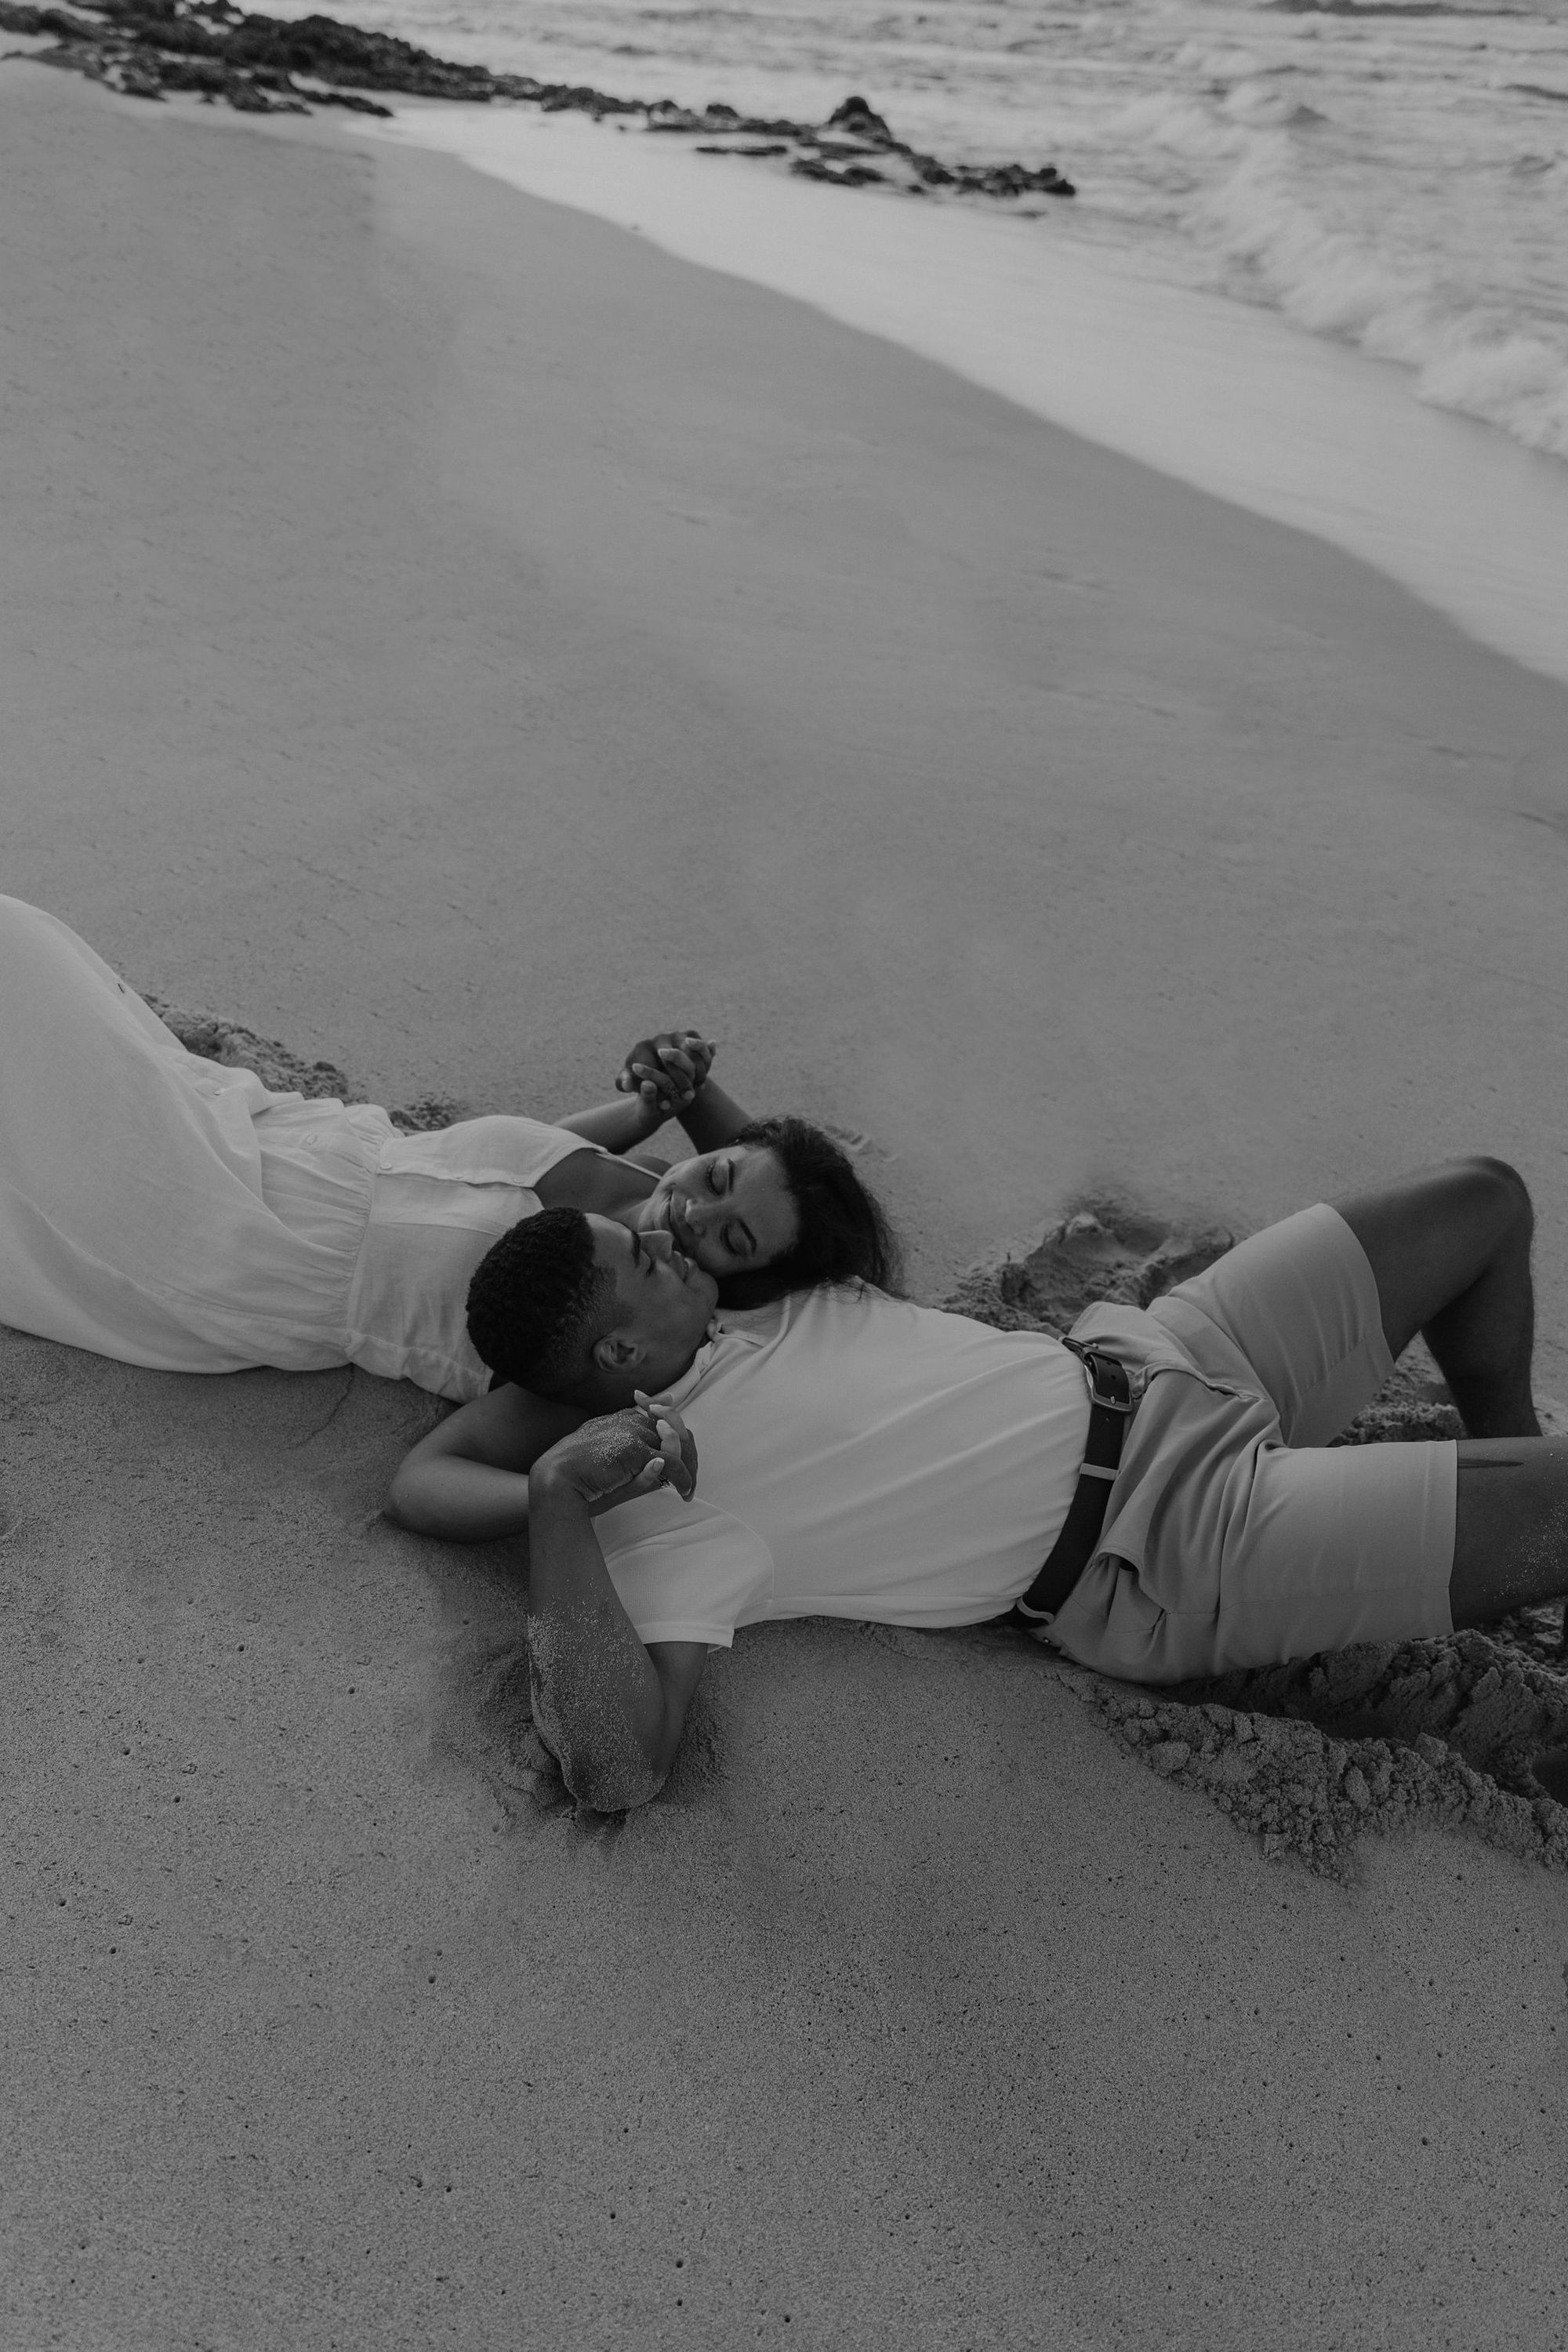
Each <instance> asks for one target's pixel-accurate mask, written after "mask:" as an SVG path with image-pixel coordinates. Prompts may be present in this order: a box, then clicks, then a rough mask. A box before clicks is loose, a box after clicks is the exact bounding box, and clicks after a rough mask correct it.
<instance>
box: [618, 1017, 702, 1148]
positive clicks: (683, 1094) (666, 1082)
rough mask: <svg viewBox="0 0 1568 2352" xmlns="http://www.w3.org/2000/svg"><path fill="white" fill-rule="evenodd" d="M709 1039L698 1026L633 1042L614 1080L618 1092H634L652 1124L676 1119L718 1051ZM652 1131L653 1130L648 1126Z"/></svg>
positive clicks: (673, 1030)
mask: <svg viewBox="0 0 1568 2352" xmlns="http://www.w3.org/2000/svg"><path fill="white" fill-rule="evenodd" d="M717 1050H718V1049H717V1047H716V1046H715V1045H714V1043H713V1041H712V1039H711V1038H710V1037H704V1036H703V1035H702V1034H701V1032H700V1030H698V1029H661V1030H660V1031H659V1032H658V1035H657V1036H654V1037H644V1038H642V1039H641V1040H640V1041H639V1042H638V1043H637V1045H634V1046H633V1047H632V1049H631V1052H630V1053H629V1054H628V1055H626V1060H625V1062H624V1063H623V1064H622V1066H621V1071H620V1075H619V1076H618V1077H617V1078H616V1093H617V1094H623V1095H637V1096H638V1097H640V1098H641V1100H642V1102H643V1104H644V1105H645V1107H646V1108H647V1113H648V1116H649V1118H650V1119H651V1118H654V1114H655V1113H657V1114H658V1117H657V1120H656V1121H655V1124H657V1125H658V1126H660V1127H662V1126H663V1124H664V1122H665V1120H666V1119H667V1118H679V1115H680V1113H681V1112H682V1111H683V1110H688V1109H689V1108H690V1106H691V1104H692V1102H693V1101H694V1100H695V1098H696V1097H697V1095H698V1093H699V1091H700V1088H701V1087H704V1086H705V1085H706V1084H707V1082H708V1073H709V1071H710V1069H711V1068H712V1066H713V1056H714V1054H715V1053H716V1052H717ZM649 1132H650V1133H651V1132H652V1129H651V1128H650V1129H649Z"/></svg>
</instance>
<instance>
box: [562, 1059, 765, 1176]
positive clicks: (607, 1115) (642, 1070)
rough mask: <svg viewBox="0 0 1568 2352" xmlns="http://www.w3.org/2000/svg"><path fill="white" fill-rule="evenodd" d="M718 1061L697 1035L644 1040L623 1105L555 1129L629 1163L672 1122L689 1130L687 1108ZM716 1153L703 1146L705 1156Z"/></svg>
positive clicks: (622, 1083) (573, 1117)
mask: <svg viewBox="0 0 1568 2352" xmlns="http://www.w3.org/2000/svg"><path fill="white" fill-rule="evenodd" d="M712 1060H713V1048H712V1046H711V1045H710V1044H709V1043H708V1041H707V1039H706V1038H705V1037H702V1036H700V1034H699V1033H698V1032H697V1031H696V1030H695V1029H661V1030H660V1031H659V1033H658V1035H657V1036H656V1037H645V1038H643V1039H642V1041H641V1042H640V1043H639V1044H638V1045H634V1046H633V1047H632V1050H631V1052H630V1053H629V1054H628V1055H626V1060H625V1062H624V1063H623V1064H622V1065H621V1072H620V1076H618V1077H617V1078H616V1093H617V1095H618V1097H619V1099H618V1100H617V1101H616V1102H608V1103H596V1104H595V1105H594V1106H593V1107H592V1108H590V1109H588V1110H574V1111H568V1112H567V1114H566V1116H565V1118H558V1119H556V1120H555V1122H554V1124H555V1125H556V1126H557V1127H563V1128H565V1129H566V1130H567V1132H568V1134H570V1135H580V1136H581V1137H582V1138H583V1140H584V1143H597V1144H600V1145H602V1146H603V1148H604V1149H605V1150H606V1151H614V1152H616V1153H618V1154H619V1155H620V1156H621V1157H622V1158H624V1157H625V1156H626V1153H627V1152H630V1151H635V1150H637V1146H638V1145H639V1144H642V1143H646V1142H647V1139H648V1138H649V1136H650V1135H656V1134H657V1133H658V1129H660V1128H661V1127H662V1126H663V1125H664V1123H665V1121H666V1119H668V1118H679V1119H681V1121H682V1123H683V1124H684V1119H685V1114H686V1111H687V1108H689V1105H690V1103H691V1102H692V1099H693V1097H694V1095H695V1094H696V1093H697V1092H698V1091H699V1090H700V1088H701V1087H702V1083H703V1081H704V1079H705V1078H706V1077H707V1076H708V1072H709V1069H710V1066H711V1063H712ZM721 1099H726V1100H727V1097H721ZM730 1108H731V1109H732V1108H733V1105H732V1104H731V1106H730ZM741 1123H742V1126H743V1125H744V1123H745V1122H744V1121H743V1120H742V1122H741ZM732 1131H733V1130H731V1132H732ZM729 1140H730V1135H729V1134H725V1135H721V1136H720V1137H718V1138H717V1141H718V1142H719V1143H728V1142H729ZM713 1148H714V1146H712V1145H709V1144H700V1145H699V1146H698V1149H699V1150H712V1149H713Z"/></svg>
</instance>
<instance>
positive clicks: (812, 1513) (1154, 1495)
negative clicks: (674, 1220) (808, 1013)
mask: <svg viewBox="0 0 1568 2352" xmlns="http://www.w3.org/2000/svg"><path fill="white" fill-rule="evenodd" d="M1531 1225H1532V1217H1531V1205H1530V1198H1529V1194H1528V1193H1527V1192H1526V1190H1525V1187H1524V1184H1523V1182H1522V1181H1521V1178H1520V1177H1519V1176H1518V1175H1517V1174H1516V1173H1515V1172H1514V1171H1513V1170H1512V1169H1511V1168H1509V1167H1507V1166H1505V1165H1504V1164H1503V1163H1502V1162H1501V1161H1499V1160H1486V1159H1474V1160H1457V1161H1453V1162H1450V1163H1447V1164H1445V1165H1443V1166H1441V1167H1438V1168H1436V1169H1432V1170H1428V1171H1424V1172H1422V1173H1419V1174H1417V1175H1414V1176H1410V1177H1406V1178H1405V1179H1404V1180H1402V1181H1399V1182H1397V1183H1394V1184H1391V1185H1388V1186H1386V1187H1384V1188H1383V1189H1381V1190H1379V1191H1375V1192H1358V1193H1354V1194H1352V1195H1350V1196H1349V1197H1347V1198H1345V1199H1342V1200H1341V1201H1338V1202H1334V1203H1333V1204H1332V1205H1329V1204H1324V1203H1321V1204H1320V1205H1319V1206H1317V1207H1315V1208H1310V1209H1307V1210H1304V1211H1302V1212H1301V1213H1300V1214H1298V1215H1296V1216H1293V1217H1289V1218H1287V1219H1286V1220H1285V1221H1284V1222H1283V1223H1280V1224H1277V1225H1272V1226H1270V1227H1268V1229H1267V1230H1266V1231H1265V1232H1263V1233H1260V1234H1255V1235H1254V1236H1253V1237H1252V1239H1251V1240H1249V1241H1245V1242H1243V1243H1242V1244H1240V1245H1239V1246H1238V1247H1237V1248H1235V1249H1233V1250H1231V1251H1230V1252H1228V1254H1227V1255H1226V1256H1224V1257H1222V1258H1220V1259H1219V1260H1218V1261H1217V1263H1216V1264H1215V1265H1212V1266H1210V1267H1209V1268H1208V1269H1207V1271H1206V1272H1205V1273H1203V1274H1200V1275H1199V1276H1196V1277H1195V1278H1194V1280H1192V1281H1189V1282H1184V1283H1183V1284H1181V1285H1180V1286H1179V1287H1178V1288H1176V1289H1175V1290H1173V1291H1172V1292H1171V1293H1170V1294H1169V1295H1168V1296H1167V1297H1163V1298H1159V1299H1156V1300H1155V1301H1154V1302H1153V1304H1152V1306H1151V1307H1148V1308H1147V1309H1146V1310H1145V1309H1142V1308H1138V1307H1124V1306H1117V1305H1110V1304H1100V1305H1098V1306H1094V1307H1089V1309H1088V1311H1087V1312H1086V1313H1085V1314H1083V1315H1082V1316H1080V1317H1079V1320H1078V1322H1077V1323H1076V1324H1075V1325H1074V1327H1073V1331H1072V1333H1071V1336H1070V1339H1068V1342H1066V1343H1063V1342H1060V1341H1058V1340H1055V1339H1049V1338H1047V1337H1046V1336H1045V1335H1044V1334H1042V1333H1038V1332H1021V1331H998V1330H995V1329H993V1328H991V1327H990V1326H989V1325H985V1324H981V1323H976V1322H973V1321H971V1320H970V1319H969V1318H967V1317H964V1316H959V1315H950V1314H944V1313H939V1312H937V1311H935V1310H933V1309H931V1308H929V1307H915V1306H911V1305H910V1304H909V1303H908V1302H907V1301H904V1300H902V1299H898V1298H893V1297H888V1296H887V1295H885V1294H884V1293H881V1292H879V1291H876V1290H872V1289H870V1288H868V1287H866V1286H858V1287H839V1288H831V1289H828V1288H824V1289H818V1290H815V1291H812V1292H809V1293H806V1294H805V1295H799V1296H796V1297H792V1298H789V1299H787V1300H785V1301H784V1302H782V1303H781V1304H779V1305H778V1306H776V1307H773V1308H770V1309H768V1310H766V1311H764V1312H763V1313H760V1314H759V1313H751V1314H738V1315H737V1314H733V1313H728V1312H721V1313H715V1287H714V1285H713V1282H712V1281H711V1279H710V1277H709V1276H707V1275H705V1274H704V1273H703V1272H702V1270H701V1269H700V1267H699V1266H697V1265H694V1264H693V1263H692V1262H691V1261H690V1260H689V1259H688V1258H687V1257H685V1256H684V1255H682V1253H681V1252H680V1251H679V1249H677V1248H676V1247H675V1246H674V1244H673V1243H672V1241H671V1240H670V1238H669V1236H668V1234H637V1233H635V1232H631V1231H629V1230H628V1229H627V1228H626V1226H625V1225H623V1224H616V1223H612V1222H611V1221H609V1220H607V1219H605V1218H603V1217H597V1216H585V1215H583V1214H581V1213H578V1212H576V1211H574V1210H557V1211H553V1212H551V1213H548V1214H546V1215H543V1216H540V1217H536V1218H534V1219H533V1220H532V1221H531V1223H529V1224H527V1225H525V1226H521V1227H519V1228H518V1229H517V1231H516V1232H515V1233H513V1234H510V1235H508V1236H507V1237H506V1239H505V1240H504V1241H502V1242H501V1243H500V1244H497V1246H496V1248H495V1249H493V1250H492V1251H491V1252H490V1254H489V1256H488V1257H487V1258H486V1259H485V1261H484V1262H483V1264H482V1265H481V1266H480V1268H479V1273H478V1274H477V1275H476V1276H475V1279H474V1284H473V1287H472V1290H471V1292H470V1295H469V1332H470V1336H471V1337H472V1339H473V1341H474V1344H475V1346H476V1347H477V1349H479V1354H480V1355H481V1356H482V1357H483V1358H484V1359H485V1360H486V1361H487V1362H489V1364H491V1365H492V1366H493V1367H494V1369H495V1371H496V1374H497V1376H498V1380H500V1381H505V1382H509V1383H511V1385H506V1386H500V1387H497V1388H496V1389H494V1390H492V1391H491V1392H490V1393H489V1395H487V1396H485V1397H483V1398H480V1399H479V1400H478V1401H476V1402H473V1403H470V1404H466V1405H464V1406H462V1407H461V1409H460V1410H459V1411H458V1412H455V1413H453V1414H452V1416H451V1417H450V1419H448V1420H447V1421H445V1422H443V1423H441V1424H440V1426H439V1427H438V1428H437V1429H435V1430H433V1431H432V1432H431V1433H430V1434H429V1435H428V1436H427V1437H426V1438H425V1439H424V1440H423V1441H422V1442H421V1444H418V1445H417V1446H416V1447H415V1449H414V1450H413V1452H412V1453H411V1454H409V1455H408V1456H407V1458H406V1459H405V1462H404V1463H403V1464H402V1465H401V1467H400V1468H399V1470H398V1472H397V1475H396V1477H395V1480H394V1483H393V1488H392V1497H391V1500H392V1507H393V1510H394V1512H395V1515H396V1517H398V1518H399V1519H400V1520H401V1521H402V1522H403V1523H404V1524H405V1526H407V1527H410V1528H416V1529H419V1530H422V1531H423V1532H425V1533H427V1534H430V1535H435V1536H443V1537H447V1538H458V1539H470V1540H485V1539H490V1538H497V1537H502V1536H509V1535H513V1534H517V1533H520V1532H521V1530H522V1529H524V1528H527V1529H528V1531H529V1540H530V1552H531V1570H530V1588H529V1638H530V1645H531V1660H532V1686H533V1702H534V1712H535V1719H536V1721H537V1724H538V1727H539V1729H540V1731H541V1733H542V1737H543V1738H544V1739H545V1740H546V1741H547V1742H548V1744H549V1746H550V1747H551V1748H552V1750H553V1751H554V1753H555V1755H556V1757H557V1759H558V1760H559V1762H560V1764H561V1767H562V1770H563V1773H564V1776H565V1779H566V1783H567V1786H568V1787H569V1788H570V1789H571V1790H572V1791H573V1793H574V1795H575V1796H576V1797H578V1798H579V1799H580V1800H582V1801H584V1802H585V1803H587V1804H589V1805H592V1806H595V1807H597V1808H600V1809H601V1810H605V1811H616V1810H620V1809H622V1808H624V1807H626V1806H629V1805H635V1804H641V1803H643V1802H645V1801H647V1799H648V1798H650V1797H651V1796H653V1795H654V1793H655V1792H656V1791H657V1790H658V1788H659V1787H660V1785H661V1784H662V1782H663V1780H664V1779H665V1776H666V1775H667V1773H668V1770H669V1768H670V1764H671V1761H672V1759H673V1758H674V1755H675V1751H676V1748H677V1745H678V1743H679V1738H680V1730H681V1725H682V1722H683V1721H684V1718H685V1715H686V1710H687V1707H688V1706H689V1703H690V1699H691V1696H692V1693H693V1691H694V1690H695V1688H696V1686H697V1682H698V1678H699V1676H700V1674H701V1672H702V1667H703V1664H704V1661H705V1660H706V1658H707V1655H708V1652H709V1651H710V1649H713V1648H719V1647H723V1646H726V1645H727V1644H728V1643H730V1642H731V1640H732V1639H733V1635H734V1631H735V1628H736V1627H737V1626H738V1625H748V1624H753V1623H756V1622H759V1621H762V1620H764V1619H769V1618H777V1617H798V1616H837V1617H854V1618H863V1619H876V1620H881V1621H883V1622H889V1623H894V1624H902V1625H921V1626H939V1625H962V1624H970V1623H974V1622H979V1621H982V1620H984V1619H988V1618H996V1617H1001V1616H1004V1615H1005V1614H1007V1613H1008V1612H1011V1611H1013V1610H1014V1609H1015V1605H1016V1603H1018V1602H1019V1601H1020V1600H1021V1598H1023V1597H1024V1596H1027V1602H1026V1606H1027V1609H1028V1611H1029V1616H1030V1622H1032V1623H1033V1627H1034V1630H1035V1631H1037V1633H1039V1634H1040V1635H1041V1636H1042V1637H1043V1638H1044V1639H1046V1640H1047V1641H1048V1642H1049V1643H1051V1644H1052V1645H1053V1646H1055V1647H1056V1648H1057V1649H1058V1650H1060V1651H1062V1652H1064V1653H1065V1654H1067V1655H1068V1657H1071V1658H1074V1659H1077V1660H1079V1662H1080V1663H1081V1664H1085V1665H1089V1666H1092V1667H1095V1668H1097V1669H1099V1670H1100V1672H1102V1673H1105V1674H1108V1675H1119V1676H1122V1677H1126V1678H1128V1679H1131V1680H1133V1681H1138V1682H1148V1683H1172V1682H1180V1681H1184V1680H1186V1679H1188V1678H1189V1677H1195V1676H1204V1675H1215V1674H1218V1673H1221V1672H1222V1671H1225V1670H1226V1669H1229V1668H1233V1667H1238V1666H1253V1665H1261V1664H1269V1663H1278V1662H1279V1661H1282V1660H1285V1659H1288V1658H1292V1657H1302V1656H1308V1655H1310V1654H1313V1653H1315V1652H1318V1651H1321V1650H1333V1649H1340V1648H1342V1647H1345V1646H1346V1645H1348V1644H1349V1643H1353V1642H1388V1641H1398V1640H1407V1639H1410V1638H1412V1637H1414V1636H1416V1635H1435V1634H1443V1633H1448V1632H1450V1631H1451V1630H1452V1628H1453V1626H1454V1625H1455V1624H1474V1623H1478V1622H1484V1621H1485V1620H1487V1619H1489V1618H1493V1617H1497V1616H1500V1615H1502V1614H1504V1613H1505V1612H1508V1611H1510V1610H1513V1609H1518V1608H1521V1607H1523V1606H1526V1605H1527V1604H1529V1603H1531V1602H1532V1601H1542V1600H1544V1599H1547V1598H1549V1597H1551V1596H1552V1595H1553V1594H1556V1593H1560V1592H1561V1591H1563V1589H1564V1587H1565V1586H1568V1444H1564V1443H1563V1442H1561V1441H1557V1440H1552V1439H1545V1438H1542V1436H1541V1434H1540V1430H1539V1424H1538V1423H1537V1421H1536V1417H1535V1412H1534V1408H1533V1405H1532V1402H1531V1386H1530V1362H1531V1340H1532V1326H1533V1307H1532V1297H1531V1279H1530V1239H1531ZM1417 1332H1420V1333H1422V1334H1423V1335H1424V1337H1425V1338H1426V1342H1427V1344H1428V1346H1429V1347H1430V1348H1431V1350H1432V1352H1433V1354H1434V1356H1435V1357H1436V1360H1437V1362H1438V1364H1439V1366H1440V1367H1441V1369H1442V1370H1443V1373H1444V1375H1445V1377H1446V1378H1447V1382H1448V1386H1449V1389H1450V1391H1452V1394H1453V1398H1454V1402H1455V1403H1456V1405H1457V1406H1458V1410H1459V1412H1460V1414H1461V1415H1462V1417H1463V1420H1464V1423H1465V1427H1466V1429H1467V1430H1468V1432H1469V1435H1468V1438H1467V1439H1465V1440H1464V1441H1462V1442H1461V1443H1460V1444H1458V1446H1456V1445H1454V1444H1403V1443H1395V1444H1373V1445H1358V1446H1343V1447H1337V1448H1333V1449H1332V1450H1331V1449H1330V1446H1329V1441H1330V1440H1331V1438H1332V1437H1334V1436H1335V1435H1336V1434H1337V1433H1339V1432H1340V1431H1341V1430H1342V1429H1343V1428H1344V1427H1345V1426H1346V1425H1347V1423H1349V1422H1350V1421H1351V1420H1352V1418H1353V1417H1354V1415H1355V1414H1356V1413H1357V1412H1359V1411H1361V1409H1362V1408H1363V1406H1364V1405H1366V1404H1367V1403H1368V1402H1370V1401H1371V1399H1372V1398H1373V1396H1374V1395H1375V1394H1376V1392H1377V1391H1378V1390H1379V1389H1380V1388H1381V1387H1382V1386H1383V1383H1384V1381H1385V1379H1386V1378H1387V1376H1388V1374H1389V1371H1390V1370H1391V1369H1392V1367H1393V1364H1394V1359H1395V1358H1396V1357H1397V1356H1398V1355H1399V1354H1400V1353H1401V1352H1402V1351H1403V1349H1405V1347H1406V1346H1407V1345H1408V1344H1409V1343H1410V1341H1411V1340H1412V1339H1414V1338H1415V1335H1416V1333H1417ZM1097 1396H1098V1398H1099V1399H1100V1402H1097V1401H1096V1398H1097ZM688 1419H689V1421H690V1423H691V1425H692V1428H693V1429H694V1430H695V1431H696V1432H697V1433H698V1434H699V1435H700V1440H701V1470H700V1477H699V1475H698V1460H697V1454H696V1449H695V1447H694V1444H693V1442H692V1438H691V1436H690V1435H689V1433H688V1431H687V1428H686V1422H687V1420H688ZM1123 1437H1124V1442H1123ZM595 1522H597V1525H595ZM1042 1561H1044V1562H1045V1563H1046V1567H1045V1570H1044V1571H1042V1570H1041V1562H1042Z"/></svg>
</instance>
